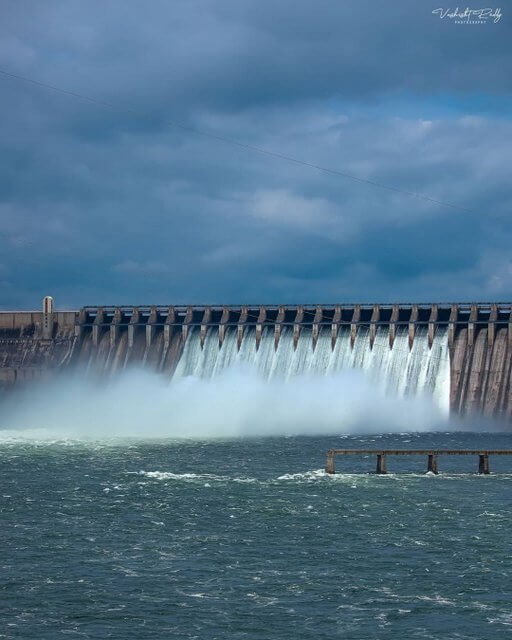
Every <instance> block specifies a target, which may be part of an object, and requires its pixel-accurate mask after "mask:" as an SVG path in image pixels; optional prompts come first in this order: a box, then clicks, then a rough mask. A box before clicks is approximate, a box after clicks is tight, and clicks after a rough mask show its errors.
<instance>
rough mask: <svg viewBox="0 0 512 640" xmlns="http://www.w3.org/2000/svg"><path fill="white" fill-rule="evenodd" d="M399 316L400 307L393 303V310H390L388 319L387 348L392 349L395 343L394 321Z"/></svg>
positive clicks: (395, 321) (396, 320)
mask: <svg viewBox="0 0 512 640" xmlns="http://www.w3.org/2000/svg"><path fill="white" fill-rule="evenodd" d="M399 318H400V307H399V306H398V305H397V304H394V305H393V310H392V311H391V319H390V321H389V348H390V349H392V348H393V345H394V344H395V337H396V323H397V322H398V319H399Z"/></svg>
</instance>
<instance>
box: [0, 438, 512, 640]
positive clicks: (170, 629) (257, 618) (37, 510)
mask: <svg viewBox="0 0 512 640" xmlns="http://www.w3.org/2000/svg"><path fill="white" fill-rule="evenodd" d="M333 446H334V447H344V448H350V447H355V448H357V447H368V448H374V447H375V448H381V447H382V448H384V447H403V448H425V447H453V448H478V447H485V448H499V447H502V448H512V434H511V435H505V434H500V435H499V434H475V433H471V434H469V433H421V434H420V433H416V434H389V435H372V436H353V435H352V436H351V435H345V436H330V437H307V436H303V437H276V438H260V439H258V438H247V439H234V440H224V441H221V440H210V441H187V442H177V441H172V440H165V439H161V440H147V441H143V440H101V439H98V440H91V441H83V440H81V441H78V440H76V441H75V440H69V439H63V440H57V441H52V440H48V439H47V440H38V439H37V438H34V437H33V436H31V437H30V438H25V439H24V438H22V437H20V438H16V437H14V436H12V434H10V435H9V437H6V438H3V439H1V441H0V460H1V464H0V476H1V477H0V508H1V522H2V524H1V528H0V589H1V598H0V609H1V615H0V618H1V620H2V624H1V625H0V638H9V639H11V638H13V639H14V638H16V639H23V640H31V639H37V640H42V639H48V640H50V639H52V640H53V639H55V638H60V637H63V638H64V637H66V638H74V637H76V638H98V639H99V638H119V639H123V640H129V639H142V638H144V639H148V638H149V639H160V638H183V639H188V638H190V639H193V638H194V639H205V638H208V639H219V640H221V639H222V640H223V639H226V638H230V639H240V640H241V639H251V640H273V639H275V640H288V639H290V640H291V639H292V638H293V639H296V638H315V639H318V638H332V637H339V638H344V639H354V640H355V639H359V638H360V639H363V638H364V639H367V638H378V639H379V640H385V639H388V638H389V639H391V638H393V639H394V640H396V639H397V638H399V639H404V640H405V639H410V638H436V639H437V640H438V639H440V638H445V639H447V640H448V639H450V640H453V639H454V638H457V639H474V640H482V639H485V638H502V637H508V636H509V635H512V593H511V586H512V585H511V579H510V575H511V570H512V553H511V551H512V546H511V542H510V531H511V530H512V511H511V502H512V497H511V496H512V459H509V458H507V457H502V458H498V457H495V458H492V457H491V471H492V472H493V473H492V474H491V475H490V476H478V475H476V470H477V459H476V458H475V457H462V456H461V457H458V458H455V457H454V458H444V457H443V458H440V460H439V462H440V470H441V473H440V474H439V475H438V476H429V475H425V473H424V472H425V467H426V460H425V459H423V457H417V458H412V457H402V458H390V459H389V460H388V470H389V471H390V472H391V473H389V474H388V475H387V476H376V475H374V474H373V473H372V472H373V470H374V466H375V459H374V457H368V458H352V457H351V458H345V459H341V458H339V459H337V471H338V473H337V474H336V476H334V477H330V476H326V475H325V474H324V472H323V470H322V469H323V466H324V463H325V453H326V451H327V449H328V448H329V447H333Z"/></svg>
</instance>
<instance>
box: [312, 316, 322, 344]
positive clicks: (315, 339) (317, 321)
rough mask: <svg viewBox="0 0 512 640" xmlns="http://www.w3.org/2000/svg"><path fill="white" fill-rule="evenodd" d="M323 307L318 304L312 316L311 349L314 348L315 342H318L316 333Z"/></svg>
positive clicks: (318, 331)
mask: <svg viewBox="0 0 512 640" xmlns="http://www.w3.org/2000/svg"><path fill="white" fill-rule="evenodd" d="M322 316H323V309H322V307H320V306H318V307H317V308H316V311H315V317H314V318H313V328H312V331H311V336H312V338H313V351H314V350H315V348H316V343H317V342H318V335H319V333H320V323H321V322H322Z"/></svg>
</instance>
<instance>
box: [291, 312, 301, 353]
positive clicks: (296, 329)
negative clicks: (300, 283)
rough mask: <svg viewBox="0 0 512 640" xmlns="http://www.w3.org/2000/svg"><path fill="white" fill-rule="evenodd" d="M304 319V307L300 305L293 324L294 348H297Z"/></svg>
mask: <svg viewBox="0 0 512 640" xmlns="http://www.w3.org/2000/svg"><path fill="white" fill-rule="evenodd" d="M303 321H304V307H302V306H300V307H298V309H297V315H296V316H295V322H294V325H293V349H294V350H296V349H297V343H298V342H299V336H300V330H301V327H302V322H303Z"/></svg>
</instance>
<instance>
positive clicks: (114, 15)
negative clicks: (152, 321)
mask: <svg viewBox="0 0 512 640" xmlns="http://www.w3.org/2000/svg"><path fill="white" fill-rule="evenodd" d="M438 6H439V5H438V4H436V3H433V2H423V3H421V5H418V4H412V3H409V2H402V1H401V0H400V1H395V2H393V3H391V4H390V3H383V2H375V1H374V2H357V3H356V2H323V1H320V2H316V3H311V2H297V1H296V2H288V1H287V0H283V1H282V2H279V3H275V2H274V3H271V2H266V1H262V2H258V3H254V2H248V1H245V0H237V1H234V0H233V1H231V0H219V1H217V2H215V3H207V2H204V1H203V2H198V1H194V0H187V1H175V2H169V1H166V2H163V1H160V0H152V2H150V3H144V4H143V3H140V2H134V1H131V0H128V1H127V0H124V1H123V2H118V1H116V0H106V1H102V2H99V1H92V0H90V1H89V2H87V3H85V2H75V1H70V0H67V1H56V0H47V1H46V2H44V3H40V2H36V1H35V0H34V1H26V0H18V1H17V2H4V3H3V5H2V7H1V9H0V13H1V20H0V69H1V70H4V71H6V72H8V73H12V74H16V75H20V76H24V77H28V78H32V79H34V80H36V81H40V82H42V83H47V84H50V85H53V86H55V87H59V88H62V89H66V90H70V91H73V92H77V93H79V94H83V95H85V96H90V97H91V98H94V99H95V100H98V101H100V102H101V101H103V102H107V103H109V104H111V105H113V108H108V107H106V106H103V105H101V104H99V103H97V102H91V101H88V100H84V99H79V98H76V97H72V96H70V95H65V94H63V93H61V92H57V91H53V90H51V89H48V88H44V87H41V86H37V85H34V84H33V83H30V82H25V81H23V80H20V79H16V78H12V77H8V76H5V75H4V76H2V75H1V74H0V92H1V93H0V96H1V100H0V115H1V118H0V135H1V141H2V142H1V148H2V153H1V156H0V166H1V171H0V249H1V253H0V306H1V307H3V308H9V307H19V308H31V307H35V306H38V305H39V300H40V298H41V297H42V295H44V294H46V293H50V294H52V295H53V296H54V297H55V299H56V302H57V305H58V306H59V307H78V306H81V305H83V304H101V303H104V304H109V303H110V304H119V303H122V304H127V303H130V304H131V303H133V304H139V303H146V304H152V303H159V304H173V303H187V302H201V303H210V302H212V303H213V302H217V303H229V302H231V303H237V302H239V303H245V302H253V303H259V302H272V301H277V302H295V303H300V302H317V301H318V302H338V301H340V302H343V301H350V302H353V301H358V300H359V301H379V300H380V301H405V300H439V301H442V300H451V299H458V300H475V299H480V300H483V299H489V300H490V299H493V300H499V299H501V300H503V299H510V298H512V256H511V252H510V246H511V242H512V225H511V217H510V212H511V206H512V189H511V180H510V167H511V166H512V148H511V144H510V141H511V140H512V120H511V107H512V96H511V89H512V86H511V85H512V68H511V67H512V44H511V43H512V28H511V16H512V13H510V14H509V12H508V10H507V8H506V7H505V8H504V9H503V10H502V12H503V16H502V18H501V19H500V20H499V21H498V22H496V23H495V22H494V21H492V20H491V21H488V23H486V24H456V23H455V21H454V20H452V19H449V18H445V19H441V18H440V17H439V15H437V14H433V13H432V10H433V9H435V8H437V7H438ZM176 123H178V125H179V126H175V125H176ZM197 132H205V133H208V134H211V136H218V137H219V138H228V139H233V140H236V141H239V142H240V143H243V144H247V145H253V146H256V147H260V148H264V149H268V150H270V151H273V152H277V153H280V154H285V155H288V156H291V157H293V158H297V159H300V160H303V161H305V162H307V163H311V164H315V165H321V166H324V167H328V168H331V169H333V170H337V171H340V172H344V173H348V174H352V175H354V176H357V177H360V178H362V179H365V180H371V181H374V182H377V183H381V184H384V185H389V186H393V187H396V188H398V189H401V190H405V191H409V192H414V193H421V194H428V195H429V196H431V197H432V198H435V199H437V200H441V201H444V202H447V203H453V204H455V205H458V206H459V207H460V208H451V207H449V206H441V205H438V204H434V203H432V202H428V201H425V200H422V199H418V198H414V197H411V196H407V195H405V194H403V193H400V192H397V191H390V190H384V189H379V188H376V187H374V186H371V185H369V184H366V183H359V182H356V181H353V180H350V179H347V178H343V177H341V176H337V175H330V174H326V173H322V172H320V171H317V170H315V169H313V168H311V167H306V166H302V165H298V164H294V163H290V162H287V161H285V160H282V159H278V158H273V157H269V156H267V155H264V154H259V153H257V152H255V151H252V150H250V149H245V148H241V147H237V146H234V145H231V144H229V143H227V142H224V141H222V140H219V139H215V137H208V136H204V135H201V134H200V133H197Z"/></svg>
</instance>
